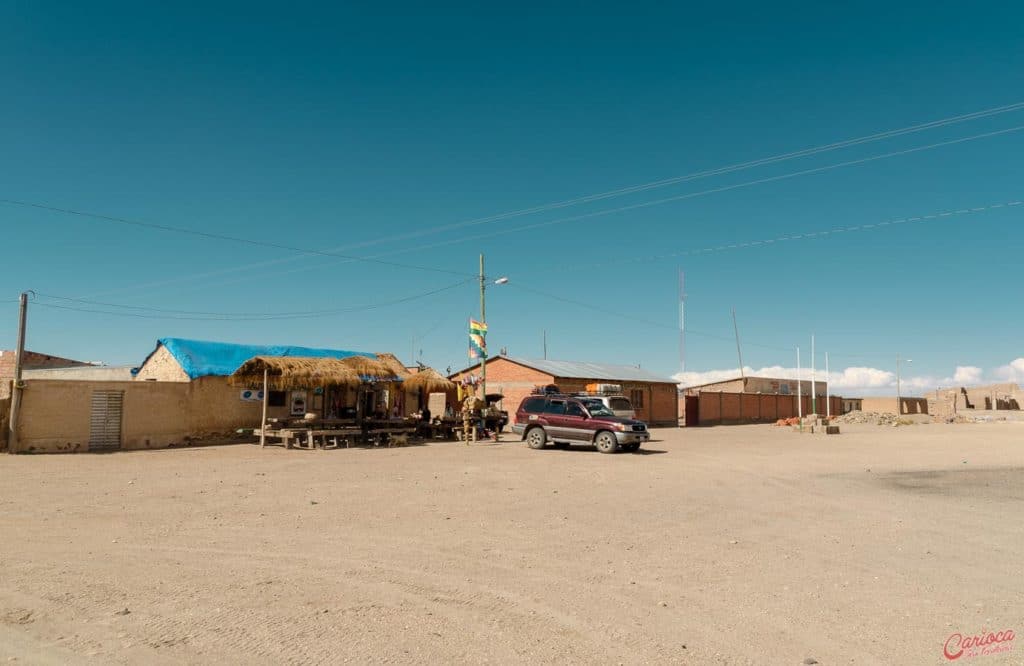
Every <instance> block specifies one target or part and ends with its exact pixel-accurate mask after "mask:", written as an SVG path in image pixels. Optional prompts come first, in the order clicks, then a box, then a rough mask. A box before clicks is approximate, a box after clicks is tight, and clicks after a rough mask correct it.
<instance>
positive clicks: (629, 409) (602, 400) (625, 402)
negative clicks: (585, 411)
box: [574, 393, 636, 419]
mask: <svg viewBox="0 0 1024 666" xmlns="http://www.w3.org/2000/svg"><path fill="white" fill-rule="evenodd" d="M574 397H577V398H579V400H580V402H582V403H583V404H584V405H588V406H589V405H590V404H592V403H597V404H599V405H601V406H602V407H604V408H605V409H607V410H608V411H610V412H611V413H613V414H615V416H621V417H622V418H624V419H635V418H636V412H635V411H633V403H631V402H630V401H629V398H627V397H626V396H624V395H592V394H582V393H578V394H576V395H575V396H574Z"/></svg>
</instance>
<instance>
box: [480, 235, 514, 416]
mask: <svg viewBox="0 0 1024 666" xmlns="http://www.w3.org/2000/svg"><path fill="white" fill-rule="evenodd" d="M493 283H494V284H508V278H507V277H505V276H502V277H500V278H498V279H497V280H494V281H493ZM486 289H487V277H486V276H485V275H484V255H483V254H481V255H480V323H481V324H484V325H486V324H487V305H486V299H485V298H484V292H485V291H486ZM485 335H486V333H485ZM484 342H485V344H484V346H483V350H482V351H483V353H482V354H481V356H480V393H481V394H482V397H483V399H484V404H486V403H487V346H486V338H485V339H484Z"/></svg>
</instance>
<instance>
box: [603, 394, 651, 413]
mask: <svg viewBox="0 0 1024 666" xmlns="http://www.w3.org/2000/svg"><path fill="white" fill-rule="evenodd" d="M637 392H638V391H634V393H637ZM640 396H641V398H643V394H642V393H641V394H640ZM633 403H634V404H635V403H636V400H635V399H634V401H633ZM640 403H641V404H640V405H639V406H640V407H643V400H642V399H641V400H640ZM608 406H609V407H610V408H612V409H617V410H619V411H620V412H621V411H627V410H631V409H633V405H632V404H630V402H629V400H626V399H625V398H609V399H608Z"/></svg>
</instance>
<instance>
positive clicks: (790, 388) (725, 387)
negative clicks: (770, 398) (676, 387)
mask: <svg viewBox="0 0 1024 666" xmlns="http://www.w3.org/2000/svg"><path fill="white" fill-rule="evenodd" d="M798 385H799V387H800V393H802V394H803V395H810V394H811V380H810V379H803V380H800V381H799V382H798V381H797V380H795V379H776V378H774V377H734V378H733V379H723V380H721V381H717V382H709V383H707V384H698V385H696V386H684V387H683V391H685V392H687V393H689V394H691V395H693V394H697V393H701V392H703V391H721V392H723V393H778V394H779V395H796V394H797V386H798ZM814 393H815V395H818V396H825V395H826V394H827V393H828V385H827V384H826V383H825V382H824V381H816V382H814Z"/></svg>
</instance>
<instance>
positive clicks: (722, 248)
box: [555, 201, 1024, 272]
mask: <svg viewBox="0 0 1024 666" xmlns="http://www.w3.org/2000/svg"><path fill="white" fill-rule="evenodd" d="M1022 204H1024V201H1007V202H1005V203H994V204H989V205H987V206H976V207H974V208H961V209H958V210H947V211H943V212H941V213H930V214H928V215H918V216H915V217H905V218H900V219H897V220H886V221H884V222H875V223H871V224H856V225H853V226H848V227H833V228H831V229H823V230H820V231H807V232H803V233H793V234H787V235H785V236H776V237H775V238H766V239H763V240H756V241H748V242H745V243H731V244H729V245H717V246H709V247H703V248H699V249H693V250H680V251H678V252H669V253H666V254H653V255H648V256H645V257H632V258H622V259H617V260H615V261H614V262H609V264H608V265H611V264H612V263H614V265H616V266H620V265H622V264H629V263H649V262H652V261H658V260H662V259H677V258H679V257H688V256H694V255H698V254H711V253H716V252H726V251H729V250H742V249H746V248H751V247H757V246H760V245H772V244H774V243H783V242H785V241H793V240H812V239H816V238H824V237H826V236H830V235H833V234H841V233H850V232H857V231H869V230H873V229H881V228H884V227H891V226H896V225H900V224H919V223H925V222H931V221H935V220H941V219H946V218H950V217H954V216H958V215H972V214H975V213H982V212H986V211H992V210H997V209H1000V208H1009V207H1013V206H1020V205H1022ZM600 265H602V264H595V263H594V262H590V263H587V264H578V265H576V266H559V267H558V268H557V269H555V270H557V271H558V272H565V271H574V270H583V269H588V270H589V269H593V268H594V267H595V266H600Z"/></svg>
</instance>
